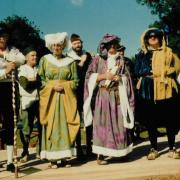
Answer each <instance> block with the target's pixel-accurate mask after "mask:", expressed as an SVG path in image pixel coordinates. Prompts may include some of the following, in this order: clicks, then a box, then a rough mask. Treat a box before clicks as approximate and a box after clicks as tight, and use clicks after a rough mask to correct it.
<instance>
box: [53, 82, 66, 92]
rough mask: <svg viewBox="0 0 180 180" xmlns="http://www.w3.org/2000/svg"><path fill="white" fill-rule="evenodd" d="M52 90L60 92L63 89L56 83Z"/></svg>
mask: <svg viewBox="0 0 180 180" xmlns="http://www.w3.org/2000/svg"><path fill="white" fill-rule="evenodd" d="M54 90H55V91H56V92H62V91H63V90H64V88H63V87H62V86H61V85H60V84H59V83H57V84H56V85H55V86H54Z"/></svg>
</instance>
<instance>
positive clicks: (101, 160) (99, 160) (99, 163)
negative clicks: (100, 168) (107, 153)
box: [97, 155, 108, 165]
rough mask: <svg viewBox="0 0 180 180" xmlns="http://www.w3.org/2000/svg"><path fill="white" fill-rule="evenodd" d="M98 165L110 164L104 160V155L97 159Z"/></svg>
mask: <svg viewBox="0 0 180 180" xmlns="http://www.w3.org/2000/svg"><path fill="white" fill-rule="evenodd" d="M97 164H98V165H107V164H108V162H107V161H106V160H104V156H103V155H98V157H97Z"/></svg>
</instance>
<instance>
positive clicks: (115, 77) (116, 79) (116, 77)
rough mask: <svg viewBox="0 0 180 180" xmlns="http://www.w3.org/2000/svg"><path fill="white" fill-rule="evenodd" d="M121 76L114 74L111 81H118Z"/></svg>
mask: <svg viewBox="0 0 180 180" xmlns="http://www.w3.org/2000/svg"><path fill="white" fill-rule="evenodd" d="M120 80H121V77H120V76H119V75H115V76H114V78H113V81H120Z"/></svg>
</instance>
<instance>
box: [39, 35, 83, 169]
mask: <svg viewBox="0 0 180 180" xmlns="http://www.w3.org/2000/svg"><path fill="white" fill-rule="evenodd" d="M45 42H46V47H47V48H49V50H50V51H51V52H52V54H47V55H45V56H43V57H42V58H41V60H40V64H39V71H38V73H39V75H40V77H41V81H42V90H41V91H40V122H41V124H42V146H41V158H42V159H48V160H49V161H50V162H51V164H50V167H51V168H57V167H58V164H57V161H58V160H64V159H66V158H70V157H72V156H73V155H76V152H75V148H74V147H73V145H74V140H75V137H76V134H77V132H78V129H79V126H80V119H79V114H78V111H77V101H76V95H75V90H76V88H77V85H78V77H77V69H76V62H74V60H73V59H72V58H70V57H67V56H65V55H63V50H64V49H65V48H66V47H67V42H68V35H67V33H66V32H63V33H56V34H47V35H46V36H45ZM66 162H67V161H66Z"/></svg>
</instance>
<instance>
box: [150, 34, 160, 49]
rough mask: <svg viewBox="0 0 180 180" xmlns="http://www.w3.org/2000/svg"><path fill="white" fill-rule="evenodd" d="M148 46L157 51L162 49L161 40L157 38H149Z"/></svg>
mask: <svg viewBox="0 0 180 180" xmlns="http://www.w3.org/2000/svg"><path fill="white" fill-rule="evenodd" d="M148 44H149V46H150V47H152V48H154V49H157V48H159V47H160V43H159V39H158V37H157V36H149V37H148Z"/></svg>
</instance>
